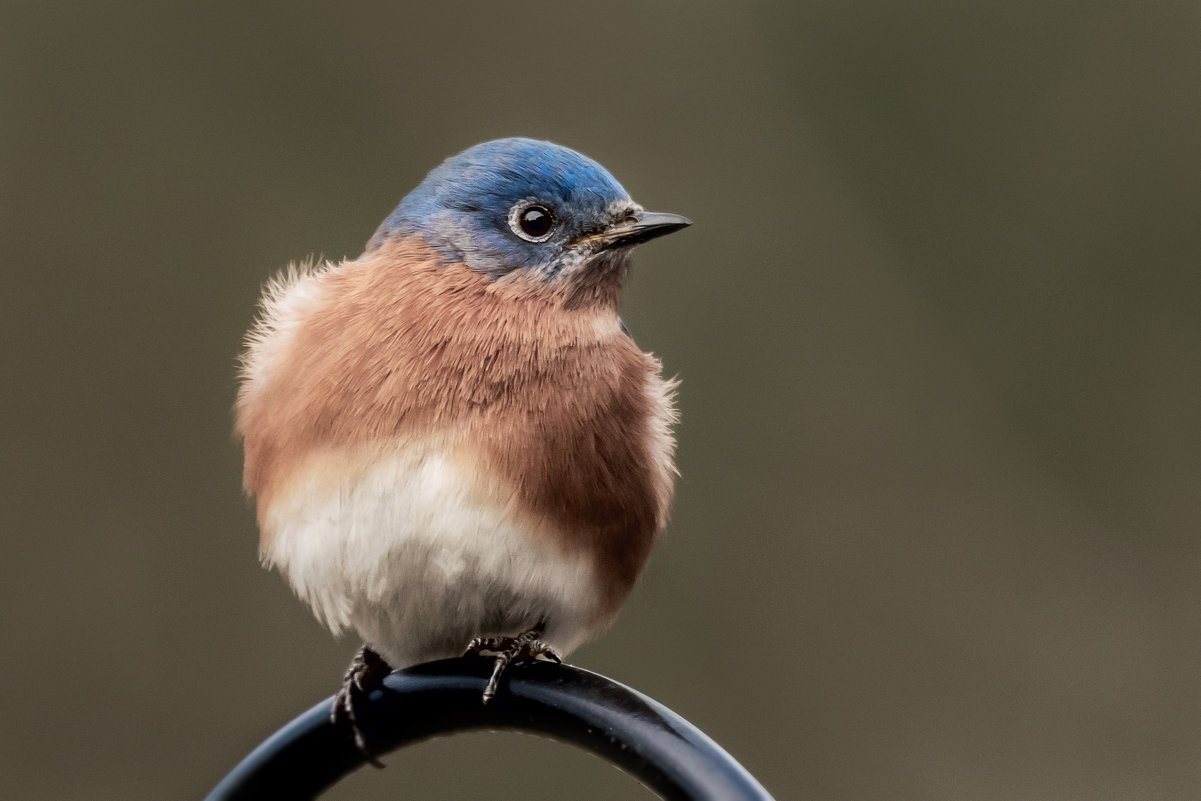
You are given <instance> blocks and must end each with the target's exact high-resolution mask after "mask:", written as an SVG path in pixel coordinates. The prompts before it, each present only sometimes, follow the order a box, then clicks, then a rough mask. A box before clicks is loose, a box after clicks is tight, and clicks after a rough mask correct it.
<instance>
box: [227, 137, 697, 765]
mask: <svg viewBox="0 0 1201 801" xmlns="http://www.w3.org/2000/svg"><path fill="white" fill-rule="evenodd" d="M690 224H691V221H690V220H688V219H687V218H686V217H683V216H680V215H677V214H668V213H661V212H649V211H646V210H645V209H643V207H642V206H640V205H639V204H638V203H635V202H634V201H633V200H632V199H631V198H630V196H629V193H628V192H626V190H625V189H624V188H623V187H622V185H621V184H620V183H618V182H617V180H616V179H615V178H614V177H613V176H612V175H611V174H610V173H609V172H608V171H607V170H606V169H605V168H604V167H602V166H601V165H600V164H599V163H597V162H596V161H594V160H593V159H591V158H588V157H587V156H584V155H582V154H581V153H579V152H577V151H575V150H571V149H569V148H566V147H563V146H560V145H556V144H553V143H550V142H546V141H538V140H533V139H527V138H507V139H497V140H494V141H489V142H484V143H482V144H478V145H475V146H474V147H471V148H468V149H467V150H465V151H463V152H461V153H459V154H458V155H455V156H452V157H450V158H448V159H446V160H445V161H444V162H443V163H442V164H441V165H439V166H438V167H436V168H434V169H433V170H432V171H430V172H429V174H428V175H427V176H426V177H425V179H424V180H423V181H422V182H421V183H420V184H419V185H418V186H417V187H416V188H415V189H413V190H412V191H411V192H410V193H409V194H408V195H407V196H405V197H404V199H403V200H402V201H401V202H400V204H399V205H398V206H397V207H396V208H395V210H394V211H392V212H391V213H390V214H389V215H388V216H387V217H386V218H385V219H384V221H383V223H382V224H381V225H380V226H379V228H378V229H377V230H376V231H375V233H374V235H373V236H372V237H371V238H370V240H369V241H368V242H367V245H366V247H365V250H364V252H363V253H362V255H360V256H359V257H357V258H354V259H344V260H341V261H338V262H334V261H323V262H321V263H316V262H314V261H311V260H310V261H308V262H302V263H300V264H297V263H293V264H292V265H289V267H288V268H287V269H286V270H285V271H284V272H282V273H280V274H279V275H277V276H275V277H274V278H272V279H270V280H269V281H268V282H267V283H266V284H265V286H264V288H263V293H262V297H261V299H260V304H259V310H258V315H257V318H256V320H255V322H254V324H253V326H252V327H251V329H250V331H249V332H248V333H247V336H246V340H245V346H244V350H243V352H242V357H241V363H240V367H241V369H240V381H239V389H238V397H237V401H236V405H235V431H236V435H237V437H238V438H240V440H241V444H242V448H243V455H244V465H243V483H244V489H245V492H246V494H247V495H248V497H249V498H250V499H251V502H252V504H253V506H254V510H255V515H256V518H257V523H258V528H259V553H260V559H261V561H262V563H263V564H264V565H265V566H266V567H268V568H274V569H276V570H278V571H279V572H280V573H281V574H282V575H283V576H284V577H285V578H286V580H287V582H288V583H289V584H290V585H291V587H292V589H293V590H294V591H295V593H296V594H297V595H298V596H299V597H300V598H301V599H302V600H303V601H304V602H306V603H307V604H308V606H309V607H311V609H312V611H313V613H314V614H315V615H316V617H317V618H318V619H319V620H320V621H321V622H322V623H324V624H325V625H326V626H327V627H328V628H329V629H331V630H332V632H333V633H334V634H339V633H341V632H342V631H344V630H348V629H353V630H355V631H356V632H357V633H358V635H359V636H360V637H361V638H362V642H363V647H362V649H361V650H360V651H359V652H358V653H357V655H356V656H355V659H354V660H353V661H352V663H351V666H350V668H349V669H348V670H347V672H346V676H345V677H344V678H343V680H342V685H341V688H340V690H339V691H338V693H337V694H336V696H335V701H334V706H333V709H332V711H331V718H332V719H333V721H334V722H335V723H345V724H346V725H349V726H350V727H351V730H352V732H353V735H354V740H355V743H356V745H358V747H359V749H360V750H361V751H363V753H364V754H366V755H367V756H368V757H369V758H371V759H372V761H373V762H375V760H374V757H373V756H372V754H371V752H370V749H369V747H368V744H367V743H366V740H365V738H364V736H363V732H362V729H361V727H360V725H359V720H360V716H361V714H362V711H361V709H360V707H361V705H362V703H363V701H364V699H365V698H366V696H367V695H368V694H369V693H370V691H371V690H372V689H374V688H375V687H378V685H379V684H380V682H381V681H382V678H383V677H384V676H385V675H387V673H388V672H390V671H391V670H392V669H399V668H403V667H407V666H410V665H413V664H417V663H421V662H426V661H431V660H435V659H441V658H449V657H453V656H459V655H464V654H465V653H466V654H477V655H480V656H484V657H487V656H489V655H491V658H493V660H494V666H493V672H492V675H491V678H490V679H489V681H488V683H487V685H486V687H485V689H484V694H483V702H484V703H489V702H490V701H491V700H492V699H494V698H495V697H496V695H497V692H498V688H499V686H500V679H501V677H502V674H503V673H504V671H505V669H506V667H507V666H508V665H509V664H510V663H512V662H523V661H532V660H536V659H551V660H554V661H558V660H560V659H562V658H564V657H565V656H566V655H568V654H569V653H571V652H572V651H573V650H574V649H575V648H577V647H578V646H580V645H581V644H583V643H585V642H588V641H590V640H592V639H594V638H595V637H597V636H598V635H600V634H601V633H603V632H604V631H605V630H606V629H607V628H608V627H609V626H610V625H611V624H612V622H613V620H614V618H615V617H616V615H617V612H618V609H619V608H620V607H621V605H622V603H623V601H624V600H625V598H626V596H627V595H628V594H629V592H630V590H631V588H632V587H633V586H634V583H635V580H636V579H637V577H638V575H639V573H640V571H641V570H642V568H643V566H644V564H645V562H646V560H647V557H648V554H649V552H650V549H651V547H652V544H653V543H654V542H655V541H656V539H657V538H658V536H659V534H660V533H661V532H662V530H663V529H664V527H665V526H666V524H667V521H668V514H669V509H670V506H671V502H672V496H673V492H674V484H675V479H676V476H677V471H676V467H675V461H674V459H675V455H674V454H675V439H674V427H675V424H676V423H677V412H676V403H675V395H676V389H677V383H678V382H677V381H676V380H675V379H668V378H664V376H663V369H662V365H661V362H660V361H659V360H658V359H657V358H656V357H655V356H653V355H652V354H650V353H646V352H644V351H643V350H642V349H641V348H640V347H639V346H638V345H637V344H636V343H635V342H634V340H633V338H632V337H631V335H630V332H629V330H628V329H627V328H626V326H625V324H624V323H623V322H622V320H621V318H620V315H619V301H620V296H621V290H622V285H623V281H624V279H625V277H626V274H627V271H628V269H629V267H630V261H631V252H632V250H633V248H634V247H635V246H637V245H640V244H642V243H644V242H647V241H649V240H652V239H655V238H657V237H660V236H663V235H665V234H669V233H672V232H674V231H678V230H681V229H683V228H684V227H686V226H688V225H690ZM376 764H378V763H376Z"/></svg>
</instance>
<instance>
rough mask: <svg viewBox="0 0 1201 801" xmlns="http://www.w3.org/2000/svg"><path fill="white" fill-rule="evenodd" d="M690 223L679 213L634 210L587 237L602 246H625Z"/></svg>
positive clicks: (667, 232)
mask: <svg viewBox="0 0 1201 801" xmlns="http://www.w3.org/2000/svg"><path fill="white" fill-rule="evenodd" d="M690 225H692V220H690V219H688V218H687V217H681V216H680V215H679V214H666V213H664V212H659V211H636V212H634V213H633V214H630V215H629V216H627V217H626V218H625V219H623V220H622V221H621V222H618V223H615V224H613V225H611V226H610V227H609V228H607V229H606V230H604V231H602V232H601V233H599V234H595V235H593V236H590V237H588V239H589V240H592V241H594V242H597V243H598V244H599V245H600V246H601V247H602V248H618V247H621V248H625V247H632V246H633V245H641V244H642V243H643V242H649V241H651V240H652V239H657V238H658V237H661V236H666V235H667V234H670V233H673V232H675V231H679V230H681V229H683V228H687V227H688V226H690ZM585 241H586V240H585Z"/></svg>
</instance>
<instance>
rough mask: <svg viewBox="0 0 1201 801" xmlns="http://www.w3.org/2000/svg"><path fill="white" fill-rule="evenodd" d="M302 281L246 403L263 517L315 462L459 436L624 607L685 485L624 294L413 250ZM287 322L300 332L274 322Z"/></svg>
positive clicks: (514, 503)
mask: <svg viewBox="0 0 1201 801" xmlns="http://www.w3.org/2000/svg"><path fill="white" fill-rule="evenodd" d="M300 280H302V281H310V282H316V284H313V285H309V286H307V287H306V289H305V292H306V295H307V296H311V297H310V300H309V301H308V302H307V303H305V304H300V303H297V304H295V308H291V309H287V310H280V309H274V310H273V309H272V308H271V307H270V306H268V308H267V309H266V312H267V314H266V318H268V319H266V320H265V321H264V323H263V324H261V325H260V328H259V330H258V332H257V333H256V334H255V336H254V337H252V344H251V347H250V351H249V353H248V356H247V361H248V363H249V364H251V365H253V366H255V367H256V369H252V370H248V376H251V377H248V378H247V379H246V380H245V381H244V384H243V387H242V392H241V394H240V396H239V401H238V408H237V429H238V432H239V434H240V435H241V436H242V438H243V440H244V446H245V457H246V462H245V484H246V489H247V492H248V493H249V494H251V495H252V496H254V497H255V498H256V501H257V503H258V505H259V509H260V520H261V519H262V510H263V509H264V508H265V506H266V505H267V504H269V503H270V502H271V497H272V494H273V493H275V492H276V491H278V490H279V489H280V488H281V487H282V486H285V485H286V483H287V481H288V479H289V477H290V476H291V475H292V473H293V471H294V470H295V469H296V468H297V467H298V466H299V464H300V463H301V461H302V460H303V459H305V457H306V456H308V455H310V454H312V453H313V452H314V451H331V450H338V449H362V448H367V449H379V450H380V452H381V453H382V452H386V451H387V449H389V448H395V447H403V443H404V442H405V441H406V440H408V439H413V438H419V437H423V436H427V435H429V434H431V433H434V432H450V438H451V439H452V440H453V441H454V442H455V443H456V446H455V447H456V453H457V454H459V455H460V456H461V458H462V460H463V461H465V462H467V463H468V467H469V468H471V469H476V470H478V471H480V474H481V476H482V477H483V478H484V479H485V481H484V483H485V484H486V485H487V486H489V487H491V492H492V493H493V494H494V498H493V500H494V501H495V502H496V504H497V507H498V508H501V509H508V510H510V513H511V514H514V515H515V516H524V517H526V518H528V519H529V520H530V521H531V525H530V527H529V530H530V531H531V532H532V533H533V534H534V535H535V536H542V537H545V538H547V539H548V540H550V541H552V542H553V544H554V545H555V546H556V547H559V548H563V549H567V550H569V551H570V552H572V553H578V552H579V550H580V549H587V550H588V551H590V552H592V553H593V554H594V555H595V558H596V559H597V564H598V567H599V568H600V569H601V572H602V574H603V575H605V576H607V577H608V583H609V595H610V596H611V600H612V602H613V606H614V608H616V605H617V604H619V603H620V601H621V600H622V599H623V598H624V596H625V594H626V592H628V590H629V588H630V586H631V585H632V584H633V581H634V579H635V577H636V576H637V574H638V572H639V570H640V569H641V567H642V564H643V562H644V561H645V559H646V555H647V552H648V550H649V548H650V545H651V543H652V541H653V539H654V537H655V534H656V533H657V531H658V529H659V527H660V526H661V524H662V521H663V520H664V519H665V514H666V508H667V506H668V504H669V503H670V498H671V491H672V473H673V467H672V461H671V460H672V443H671V439H670V436H667V435H665V434H664V432H665V430H666V426H667V424H668V422H669V419H670V417H671V415H672V409H671V403H670V386H669V385H668V384H665V383H664V382H663V381H662V379H661V378H660V377H659V364H658V362H657V361H656V360H655V359H654V358H653V357H651V356H650V355H648V354H644V353H642V352H641V351H640V350H639V349H638V348H637V346H636V345H635V344H634V343H633V341H632V340H630V338H629V337H627V336H625V335H624V334H622V333H621V331H620V328H619V323H618V319H617V312H616V293H617V290H618V288H619V287H618V281H617V280H614V281H612V282H600V283H597V284H596V285H594V286H593V287H592V288H591V290H590V292H589V293H588V294H587V296H585V297H583V298H581V296H580V293H579V292H578V291H577V292H576V293H575V294H574V295H573V294H571V293H570V292H569V291H567V290H564V289H560V288H556V287H555V286H554V285H550V284H547V283H546V282H544V281H542V280H541V279H537V278H522V277H520V276H519V275H518V274H516V273H515V274H512V275H510V276H508V277H506V278H504V279H501V280H498V281H493V280H491V279H488V278H486V277H484V276H482V275H480V274H478V273H476V272H474V271H473V270H471V269H470V268H468V267H466V266H465V265H444V264H439V263H438V261H437V259H436V258H435V257H434V256H433V254H431V253H430V252H429V250H428V249H427V248H426V247H425V246H424V244H423V243H421V242H420V241H414V240H404V241H400V242H397V243H394V244H390V245H387V246H385V247H384V248H381V249H380V250H378V251H375V252H373V253H372V254H371V255H370V257H368V258H364V259H362V260H359V261H353V262H344V263H342V264H339V265H336V266H334V267H331V268H329V269H328V270H326V271H324V272H321V273H319V274H316V275H312V276H309V277H307V278H302V279H300ZM610 283H611V284H612V285H611V286H610V285H609V284H610ZM276 305H281V304H279V303H277V304H276ZM284 313H289V314H293V315H294V316H295V317H296V318H297V319H295V320H294V321H292V322H293V323H294V325H291V326H284V325H278V321H272V320H271V319H269V318H270V317H271V315H272V314H276V315H281V314H284ZM283 336H288V337H290V338H291V339H290V341H289V342H287V343H286V346H285V347H276V348H274V349H273V348H272V346H271V345H272V338H273V337H283ZM256 338H257V339H256ZM256 358H257V359H258V360H259V362H262V363H259V364H257V365H256V362H255V360H256ZM267 362H269V363H267Z"/></svg>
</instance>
